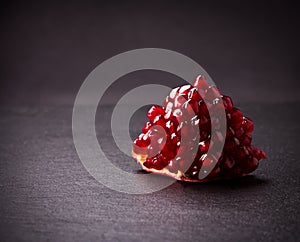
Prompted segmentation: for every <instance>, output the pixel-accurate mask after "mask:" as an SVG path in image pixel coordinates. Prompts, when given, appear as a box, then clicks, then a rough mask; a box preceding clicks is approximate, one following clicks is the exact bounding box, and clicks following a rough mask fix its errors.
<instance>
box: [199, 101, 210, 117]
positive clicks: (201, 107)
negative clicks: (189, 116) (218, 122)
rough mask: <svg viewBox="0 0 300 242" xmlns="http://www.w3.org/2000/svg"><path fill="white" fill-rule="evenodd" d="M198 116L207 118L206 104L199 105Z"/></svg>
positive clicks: (201, 102)
mask: <svg viewBox="0 0 300 242" xmlns="http://www.w3.org/2000/svg"><path fill="white" fill-rule="evenodd" d="M199 104H200V105H199V115H200V116H206V117H209V113H208V109H207V106H206V104H205V103H204V102H203V101H200V103H199Z"/></svg>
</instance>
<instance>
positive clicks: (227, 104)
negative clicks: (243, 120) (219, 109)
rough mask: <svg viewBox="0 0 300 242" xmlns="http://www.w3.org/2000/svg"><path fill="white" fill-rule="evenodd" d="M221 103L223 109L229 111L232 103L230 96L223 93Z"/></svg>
mask: <svg viewBox="0 0 300 242" xmlns="http://www.w3.org/2000/svg"><path fill="white" fill-rule="evenodd" d="M222 99H223V103H224V107H225V110H226V111H227V112H229V111H230V110H231V109H232V108H233V103H232V100H231V98H230V97H228V96H225V95H223V98H222Z"/></svg>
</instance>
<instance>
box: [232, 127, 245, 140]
mask: <svg viewBox="0 0 300 242" xmlns="http://www.w3.org/2000/svg"><path fill="white" fill-rule="evenodd" d="M234 130H235V132H234V133H235V137H237V138H240V137H241V136H242V135H243V134H244V129H243V127H241V126H237V127H235V129H234Z"/></svg>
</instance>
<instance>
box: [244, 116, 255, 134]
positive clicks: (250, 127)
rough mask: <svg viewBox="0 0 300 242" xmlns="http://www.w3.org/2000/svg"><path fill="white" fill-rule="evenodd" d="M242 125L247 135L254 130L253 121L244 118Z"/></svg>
mask: <svg viewBox="0 0 300 242" xmlns="http://www.w3.org/2000/svg"><path fill="white" fill-rule="evenodd" d="M242 125H243V127H244V129H245V132H246V133H247V134H251V133H252V131H253V129H254V124H253V121H252V120H251V119H249V118H246V117H244V119H243V122H242Z"/></svg>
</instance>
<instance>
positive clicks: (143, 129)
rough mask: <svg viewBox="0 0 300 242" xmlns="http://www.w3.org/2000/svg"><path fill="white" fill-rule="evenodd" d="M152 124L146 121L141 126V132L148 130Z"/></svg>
mask: <svg viewBox="0 0 300 242" xmlns="http://www.w3.org/2000/svg"><path fill="white" fill-rule="evenodd" d="M151 126H152V124H151V123H150V122H147V123H146V124H145V125H144V127H143V128H142V131H143V133H144V134H145V133H147V132H148V130H149V129H150V128H151Z"/></svg>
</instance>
